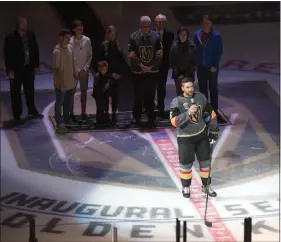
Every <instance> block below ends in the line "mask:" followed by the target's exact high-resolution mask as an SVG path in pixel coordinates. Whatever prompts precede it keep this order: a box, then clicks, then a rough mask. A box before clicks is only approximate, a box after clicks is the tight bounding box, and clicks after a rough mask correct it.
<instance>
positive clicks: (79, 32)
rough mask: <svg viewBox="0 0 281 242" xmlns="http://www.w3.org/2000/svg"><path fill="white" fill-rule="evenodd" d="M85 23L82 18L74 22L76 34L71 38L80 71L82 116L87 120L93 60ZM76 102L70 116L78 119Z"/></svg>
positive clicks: (77, 67)
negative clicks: (84, 32) (88, 93)
mask: <svg viewBox="0 0 281 242" xmlns="http://www.w3.org/2000/svg"><path fill="white" fill-rule="evenodd" d="M83 31H84V28H83V23H82V22H81V21H80V20H75V21H74V22H73V32H74V36H72V37H71V39H70V45H71V46H72V48H73V52H74V56H75V65H76V66H75V68H76V69H77V72H78V76H77V77H78V80H79V82H80V90H81V116H82V119H83V120H85V119H87V118H88V115H87V114H86V105H87V90H88V83H89V69H90V65H91V62H92V45H91V40H90V39H89V38H88V37H86V36H85V35H83ZM73 106H74V103H73V102H72V104H71V107H70V114H71V115H70V118H71V119H72V120H73V121H76V119H75V116H74V112H73Z"/></svg>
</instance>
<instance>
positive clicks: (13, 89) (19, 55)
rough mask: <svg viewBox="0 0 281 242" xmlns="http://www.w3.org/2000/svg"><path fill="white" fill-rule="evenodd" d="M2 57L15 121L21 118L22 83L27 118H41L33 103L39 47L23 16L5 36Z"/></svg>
mask: <svg viewBox="0 0 281 242" xmlns="http://www.w3.org/2000/svg"><path fill="white" fill-rule="evenodd" d="M4 58H5V65H6V72H7V75H8V78H9V80H10V93H11V102H12V110H13V116H14V120H15V121H20V120H21V115H22V101H21V87H22V85H23V89H24V94H25V99H26V105H27V108H28V116H29V118H42V117H43V115H42V114H40V113H39V112H38V111H37V109H36V107H35V104H34V79H35V74H36V73H37V72H38V71H39V49H38V44H37V41H36V38H35V34H34V33H33V32H31V31H28V30H27V20H26V18H25V17H22V16H21V17H18V19H17V23H16V30H15V31H13V32H12V33H11V34H9V35H8V36H7V37H6V38H5V43H4Z"/></svg>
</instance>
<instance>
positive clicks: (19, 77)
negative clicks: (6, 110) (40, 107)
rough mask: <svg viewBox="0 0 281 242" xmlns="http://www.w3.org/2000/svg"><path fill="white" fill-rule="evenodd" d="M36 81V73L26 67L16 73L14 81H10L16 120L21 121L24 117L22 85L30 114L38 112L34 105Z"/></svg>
mask: <svg viewBox="0 0 281 242" xmlns="http://www.w3.org/2000/svg"><path fill="white" fill-rule="evenodd" d="M34 79H35V76H34V72H33V69H31V68H28V67H25V68H22V69H21V70H18V71H15V72H14V80H11V81H10V94H11V102H12V110H13V116H14V119H19V118H20V116H21V115H22V100H21V87H22V85H23V90H24V95H25V101H26V106H27V109H28V114H34V113H36V112H37V110H36V107H35V104H34Z"/></svg>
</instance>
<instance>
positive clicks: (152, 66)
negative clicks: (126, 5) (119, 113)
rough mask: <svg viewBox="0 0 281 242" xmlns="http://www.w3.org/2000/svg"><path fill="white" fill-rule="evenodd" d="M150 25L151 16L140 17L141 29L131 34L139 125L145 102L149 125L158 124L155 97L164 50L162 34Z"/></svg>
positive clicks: (132, 64)
mask: <svg viewBox="0 0 281 242" xmlns="http://www.w3.org/2000/svg"><path fill="white" fill-rule="evenodd" d="M150 25H151V19H150V17H148V16H142V17H141V18H140V29H139V30H137V31H135V32H134V33H132V34H131V37H130V40H129V49H128V51H129V59H130V67H131V72H132V75H133V85H134V108H133V114H134V119H135V121H136V124H137V125H141V123H140V120H141V116H142V104H143V102H144V106H145V109H146V111H147V116H148V119H149V123H148V125H149V126H151V127H153V126H155V125H156V123H155V114H154V98H155V91H156V84H157V78H158V74H159V67H160V65H161V63H162V56H163V50H162V44H161V41H160V36H159V35H158V33H157V32H156V31H153V30H151V29H150Z"/></svg>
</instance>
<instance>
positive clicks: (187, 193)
mask: <svg viewBox="0 0 281 242" xmlns="http://www.w3.org/2000/svg"><path fill="white" fill-rule="evenodd" d="M182 195H183V196H184V197H185V198H189V197H190V187H183V188H182Z"/></svg>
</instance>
